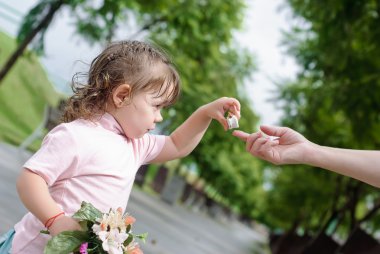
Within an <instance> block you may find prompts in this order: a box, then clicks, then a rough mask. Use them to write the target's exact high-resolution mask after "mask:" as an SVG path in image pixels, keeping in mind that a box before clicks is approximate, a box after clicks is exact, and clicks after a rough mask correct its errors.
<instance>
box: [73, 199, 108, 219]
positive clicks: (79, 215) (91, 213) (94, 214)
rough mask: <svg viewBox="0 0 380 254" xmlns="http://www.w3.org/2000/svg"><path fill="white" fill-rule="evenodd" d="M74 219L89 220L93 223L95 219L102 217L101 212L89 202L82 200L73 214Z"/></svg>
mask: <svg viewBox="0 0 380 254" xmlns="http://www.w3.org/2000/svg"><path fill="white" fill-rule="evenodd" d="M73 218H74V219H77V220H79V221H83V220H85V221H90V222H92V223H95V221H96V219H100V218H102V213H101V212H100V211H99V210H98V209H97V208H95V207H94V206H93V205H92V204H91V203H87V202H84V201H83V202H82V204H81V206H80V209H79V210H78V211H77V212H76V213H75V214H74V215H73Z"/></svg>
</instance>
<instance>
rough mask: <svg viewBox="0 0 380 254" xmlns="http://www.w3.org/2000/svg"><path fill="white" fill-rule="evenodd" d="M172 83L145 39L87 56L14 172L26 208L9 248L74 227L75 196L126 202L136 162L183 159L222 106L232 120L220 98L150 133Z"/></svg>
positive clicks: (169, 99)
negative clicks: (170, 128)
mask: <svg viewBox="0 0 380 254" xmlns="http://www.w3.org/2000/svg"><path fill="white" fill-rule="evenodd" d="M179 83H180V80H179V76H178V73H177V71H176V70H175V68H174V66H173V65H172V63H171V62H170V61H169V59H168V58H167V57H166V56H165V55H164V54H163V53H162V52H160V51H159V50H158V49H156V48H154V47H152V46H151V45H149V44H147V43H143V42H137V41H123V42H118V43H114V44H111V45H110V46H108V47H107V48H106V49H105V50H104V51H103V52H102V53H101V54H100V55H99V56H97V57H96V58H95V59H94V60H93V62H92V63H91V66H90V70H89V73H88V82H87V84H86V85H77V86H76V87H75V88H74V95H73V96H72V97H71V98H70V99H69V102H68V105H67V107H66V112H65V114H64V122H65V123H62V124H60V125H58V126H57V127H56V128H54V129H53V130H52V131H51V132H50V133H48V135H47V136H46V137H45V139H44V140H43V143H42V146H41V148H40V149H39V150H38V151H37V152H36V153H35V154H34V155H33V156H32V157H31V158H30V159H29V160H28V161H27V162H26V163H25V165H24V169H23V171H22V173H21V174H20V176H19V179H18V181H17V189H18V192H19V196H20V198H21V200H22V202H23V203H24V204H25V206H26V207H27V208H28V210H29V211H30V212H29V213H28V214H26V215H25V216H24V217H23V218H22V220H21V221H20V222H19V223H17V224H16V225H15V227H14V230H12V231H10V232H8V234H7V238H6V239H5V241H6V242H8V243H12V244H11V245H12V247H11V253H30V254H33V253H36V254H37V253H38V254H40V253H43V249H44V247H45V245H46V243H47V241H48V240H49V238H50V236H49V235H45V234H41V233H40V230H43V229H44V228H48V229H49V231H50V233H51V235H53V236H54V235H57V234H58V233H60V232H62V231H66V230H78V229H80V226H79V224H78V223H77V222H76V221H75V220H74V219H72V218H71V217H70V216H72V215H73V213H75V211H77V210H78V209H79V208H80V204H81V202H82V201H86V202H90V203H92V204H93V205H94V206H95V207H97V208H99V209H100V210H101V211H103V212H108V211H109V209H110V208H117V207H126V205H127V201H128V197H129V195H130V192H131V188H132V184H133V181H134V178H135V174H136V171H137V169H138V168H139V167H140V166H141V165H142V164H146V163H157V162H159V163H162V162H165V161H169V160H173V159H176V158H181V157H184V156H186V155H188V154H189V153H190V152H191V151H192V150H193V149H194V148H195V147H196V145H197V144H198V143H199V141H200V140H201V138H202V136H203V135H204V133H205V131H206V129H207V127H208V126H209V124H210V122H211V120H212V119H216V120H217V121H219V122H220V123H221V124H222V125H223V127H224V129H227V120H226V119H225V117H224V115H225V113H226V112H227V111H231V112H232V113H233V114H235V115H237V116H238V117H240V104H239V102H238V101H237V100H236V99H234V98H226V97H224V98H220V99H218V100H216V101H213V102H211V103H209V104H206V105H204V106H202V107H200V108H199V109H197V110H196V111H195V112H194V113H193V114H192V115H191V116H190V117H189V118H188V119H187V120H186V121H185V122H184V123H183V124H182V125H181V126H179V127H178V128H177V129H176V130H175V131H174V132H173V133H172V134H171V135H170V136H162V135H153V134H150V133H149V131H151V130H153V129H155V127H156V123H158V122H161V121H162V120H163V119H162V116H161V109H162V108H164V107H166V106H169V105H171V104H173V102H174V101H175V100H176V99H177V97H178V95H179ZM12 239H13V240H12ZM5 245H6V244H5ZM5 245H4V246H5ZM4 246H3V247H4ZM0 252H1V249H0ZM1 253H4V252H1Z"/></svg>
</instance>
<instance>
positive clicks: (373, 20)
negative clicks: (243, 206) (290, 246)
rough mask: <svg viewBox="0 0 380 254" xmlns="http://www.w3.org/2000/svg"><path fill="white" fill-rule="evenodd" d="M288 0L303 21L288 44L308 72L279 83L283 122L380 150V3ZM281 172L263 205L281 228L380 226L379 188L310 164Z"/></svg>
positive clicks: (342, 230) (338, 142)
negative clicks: (311, 166)
mask: <svg viewBox="0 0 380 254" xmlns="http://www.w3.org/2000/svg"><path fill="white" fill-rule="evenodd" d="M288 4H289V6H290V7H291V9H292V10H293V13H294V15H295V17H296V18H297V20H298V21H299V22H298V25H297V26H295V27H294V29H293V30H292V32H290V33H289V34H288V35H287V39H286V44H287V46H288V48H289V52H290V53H291V54H292V55H294V56H295V57H296V59H297V61H298V63H299V64H300V66H302V67H303V70H302V71H301V72H300V73H299V75H298V78H297V80H296V81H295V82H291V83H288V84H282V85H280V86H279V90H278V91H279V92H278V94H277V97H278V98H277V99H279V100H280V101H281V102H282V105H283V108H284V111H285V116H284V119H283V125H285V126H290V127H292V128H295V129H296V130H299V131H300V132H302V133H303V134H304V135H305V136H306V137H308V138H310V139H311V140H312V141H314V142H316V143H318V144H321V145H329V146H337V147H343V148H345V147H346V148H357V149H379V148H380V134H379V129H380V114H379V108H380V75H379V69H380V43H379V42H380V28H379V26H378V24H379V18H380V3H379V2H378V1H371V0H359V1H344V0H338V1H301V0H288ZM274 172H275V173H272V174H273V178H272V185H273V186H274V187H273V189H271V190H270V191H268V192H267V193H266V194H267V195H268V196H267V197H266V199H267V201H268V202H267V203H266V206H265V207H264V210H263V214H266V215H267V216H265V219H266V221H267V222H268V223H269V224H270V225H271V226H272V227H273V228H276V227H280V228H283V229H287V230H294V231H295V230H298V231H303V232H309V233H311V234H313V235H314V236H317V235H318V234H320V233H327V234H333V233H339V234H340V236H341V237H345V236H348V235H349V234H350V233H351V232H352V230H353V229H354V228H355V227H357V226H358V225H362V226H364V227H365V228H366V229H372V230H373V229H374V226H375V225H378V224H379V216H378V215H376V211H377V210H378V209H379V207H378V203H377V202H378V199H379V192H378V191H377V190H375V189H374V188H372V187H370V186H368V185H365V184H362V183H360V182H357V181H356V180H353V179H348V178H346V177H342V176H337V175H336V174H334V173H331V172H327V171H323V170H319V169H312V168H310V167H306V166H292V167H289V166H287V167H284V170H281V171H279V170H274ZM368 215H370V216H368ZM363 222H365V224H364V223H363ZM314 239H315V238H314Z"/></svg>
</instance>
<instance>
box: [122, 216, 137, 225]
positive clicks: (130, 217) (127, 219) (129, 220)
mask: <svg viewBox="0 0 380 254" xmlns="http://www.w3.org/2000/svg"><path fill="white" fill-rule="evenodd" d="M135 221H136V219H135V218H134V217H132V216H130V215H128V216H127V217H126V218H125V221H124V222H125V225H129V224H133V223H135Z"/></svg>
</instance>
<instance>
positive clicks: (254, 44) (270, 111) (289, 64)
mask: <svg viewBox="0 0 380 254" xmlns="http://www.w3.org/2000/svg"><path fill="white" fill-rule="evenodd" d="M37 2H38V1H36V0H20V1H6V0H0V27H1V29H3V30H4V31H6V32H7V33H9V34H10V35H15V34H16V31H17V28H18V24H19V22H20V21H21V19H22V16H23V15H24V14H25V13H27V11H28V10H29V9H30V8H31V7H32V6H33V5H34V4H36V3H37ZM283 2H284V0H247V4H248V9H247V10H246V13H245V21H244V26H243V30H242V31H240V32H238V33H236V34H235V37H236V39H237V41H238V45H239V46H242V47H245V48H248V49H249V50H250V51H251V52H252V53H253V54H254V56H255V58H254V59H255V62H256V66H257V68H258V69H257V71H256V72H254V73H253V78H252V79H251V80H248V81H247V82H246V87H247V93H248V94H249V97H250V98H251V99H252V107H253V109H254V110H255V112H256V113H257V114H258V115H259V116H260V118H261V121H260V124H277V123H278V122H279V118H280V116H281V112H280V110H278V109H276V108H275V106H274V105H273V103H272V102H269V101H268V99H269V98H271V97H272V96H273V95H272V92H271V91H273V90H274V89H275V86H274V84H273V81H278V80H283V79H292V78H294V77H295V73H296V71H297V66H296V64H295V62H294V60H293V59H292V58H291V57H289V56H287V55H286V54H285V53H284V52H285V48H284V47H283V46H281V40H282V34H281V31H287V30H289V27H290V23H289V20H291V16H290V11H289V10H288V9H287V8H280V7H283V6H284V3H283ZM8 7H11V8H8ZM129 34H130V33H129ZM126 36H127V35H126ZM119 37H120V39H121V38H122V37H123V34H122V33H120V35H119ZM45 46H46V49H45V51H46V55H45V56H44V57H43V58H42V63H43V64H44V66H45V68H46V69H47V70H48V72H49V75H50V77H51V79H52V80H53V81H54V83H56V84H58V85H57V86H58V87H59V88H58V89H59V90H62V87H65V88H63V89H66V91H69V89H68V86H66V85H65V84H67V82H68V81H70V80H71V77H72V76H73V74H74V73H76V72H78V71H84V70H86V66H85V65H84V64H83V63H81V62H80V61H78V60H81V61H83V62H85V63H89V62H90V61H91V60H92V59H93V58H94V57H95V56H96V55H97V54H98V53H99V50H100V48H99V46H98V47H90V46H89V45H88V44H87V43H86V42H84V41H83V40H82V39H80V38H79V36H77V35H75V34H74V28H73V26H72V25H70V17H69V13H67V12H60V13H58V15H57V16H56V17H55V19H54V22H53V24H52V25H51V27H50V28H49V30H48V32H47V33H46V40H45ZM242 117H244V109H242ZM246 131H254V130H246Z"/></svg>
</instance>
